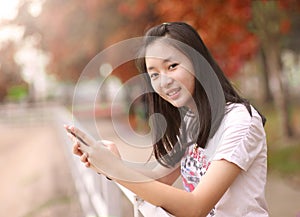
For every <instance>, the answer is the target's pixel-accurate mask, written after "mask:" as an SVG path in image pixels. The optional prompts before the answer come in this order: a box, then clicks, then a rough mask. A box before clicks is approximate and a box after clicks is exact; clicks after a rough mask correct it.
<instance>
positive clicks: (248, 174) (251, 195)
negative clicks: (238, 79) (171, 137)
mask: <svg viewBox="0 0 300 217" xmlns="http://www.w3.org/2000/svg"><path fill="white" fill-rule="evenodd" d="M227 109H228V112H227V113H226V114H225V116H224V118H223V120H222V122H221V124H220V127H219V129H218V130H217V132H216V133H215V135H214V136H213V137H212V138H211V139H210V140H209V141H208V144H207V146H206V147H207V148H205V149H202V148H198V150H197V151H193V148H194V147H193V146H190V147H189V148H188V150H187V152H186V154H185V156H184V157H183V159H182V160H181V174H182V178H183V185H184V187H185V189H186V190H187V191H193V190H194V188H195V187H196V186H197V184H198V183H199V182H200V181H201V177H202V176H204V175H205V172H206V170H207V169H208V167H209V164H210V162H211V160H220V159H225V160H227V161H229V162H232V163H234V164H236V165H237V166H239V167H240V168H241V169H242V172H241V173H240V174H239V175H238V177H237V178H236V180H235V181H234V182H233V184H232V185H231V186H230V188H229V189H228V190H227V191H226V193H225V194H224V195H223V197H222V198H221V199H220V201H219V202H218V203H217V204H216V206H215V208H214V209H213V210H212V211H211V212H210V214H209V215H208V216H214V217H219V216H220V217H227V216H228V217H241V216H242V217H254V216H255V217H263V216H264V217H265V216H269V215H268V209H267V204H266V200H265V184H266V174H267V145H266V136H265V131H264V128H263V125H262V120H261V117H260V115H259V114H258V113H257V111H256V110H255V109H254V108H253V107H251V110H252V117H251V116H250V114H249V112H248V110H247V109H246V107H245V106H244V105H242V104H231V105H229V106H227Z"/></svg>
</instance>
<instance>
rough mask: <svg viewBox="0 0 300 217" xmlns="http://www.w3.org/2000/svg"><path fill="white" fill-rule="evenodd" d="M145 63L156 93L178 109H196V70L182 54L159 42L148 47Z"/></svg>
mask: <svg viewBox="0 0 300 217" xmlns="http://www.w3.org/2000/svg"><path fill="white" fill-rule="evenodd" d="M145 62H146V68H147V72H148V74H149V76H150V79H151V85H152V87H153V89H154V90H155V92H156V93H158V94H159V95H160V96H161V97H162V98H163V99H165V100H166V101H168V102H170V103H171V104H172V105H174V106H176V107H182V106H187V107H189V108H190V109H194V108H195V103H194V101H193V97H192V96H193V92H194V87H195V78H194V69H193V65H192V63H191V61H190V60H189V59H188V58H187V57H186V56H185V55H184V54H183V53H182V52H180V51H179V50H178V49H176V48H174V47H173V46H171V45H169V44H166V43H163V42H161V41H159V40H158V41H155V42H153V43H152V44H150V45H148V47H147V49H146V54H145Z"/></svg>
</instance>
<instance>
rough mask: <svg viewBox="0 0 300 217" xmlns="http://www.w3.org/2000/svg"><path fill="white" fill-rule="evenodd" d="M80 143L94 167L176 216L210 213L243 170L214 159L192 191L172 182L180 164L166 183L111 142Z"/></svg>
mask: <svg viewBox="0 0 300 217" xmlns="http://www.w3.org/2000/svg"><path fill="white" fill-rule="evenodd" d="M75 131H77V129H75ZM79 133H82V132H79ZM83 136H84V135H83V134H82V137H83ZM75 146H76V145H75ZM75 146H74V147H75ZM80 147H81V148H83V149H81V150H82V152H81V151H80V153H85V154H82V156H81V160H83V162H85V161H86V156H88V160H89V162H90V164H91V167H92V168H93V169H95V170H96V171H97V172H100V173H103V174H104V175H107V176H109V177H110V178H112V179H114V180H115V181H116V182H118V183H119V184H121V185H123V186H124V187H126V188H128V189H129V190H131V191H132V192H134V193H135V194H137V195H138V196H140V197H141V198H143V199H144V200H146V201H148V202H150V203H152V204H153V205H156V206H159V207H162V208H164V209H165V210H167V211H168V212H170V213H171V214H173V215H176V216H206V215H207V214H208V213H209V212H210V210H211V209H212V208H213V207H214V206H215V204H216V203H217V202H218V201H219V200H220V198H221V197H222V196H223V194H224V193H225V192H226V190H227V189H228V188H229V187H230V185H231V184H232V183H233V182H234V180H235V178H236V177H237V176H238V175H239V173H240V171H241V169H240V168H239V167H238V166H236V165H235V164H233V163H230V162H228V161H226V160H217V161H212V162H211V164H210V166H209V169H208V170H207V172H206V174H205V176H203V178H202V179H201V182H200V183H199V184H198V186H197V187H196V188H195V190H194V191H193V192H192V193H189V192H186V191H184V190H181V189H177V188H175V187H173V186H170V185H168V184H169V183H170V181H171V180H172V179H175V177H176V176H177V174H179V172H180V171H179V167H178V169H175V170H174V171H173V172H172V173H170V174H169V175H168V176H167V178H166V177H165V178H163V179H162V180H161V181H164V182H165V183H166V184H165V183H162V182H159V181H157V180H153V179H151V178H149V177H148V176H145V175H144V174H142V173H140V172H138V171H136V170H134V169H131V168H130V167H128V166H127V165H125V164H124V163H123V162H122V160H121V159H120V158H119V157H118V156H116V155H115V154H113V153H112V152H111V151H110V150H109V148H107V146H102V145H91V146H80ZM74 153H75V154H79V153H78V150H74ZM84 156H85V157H84ZM177 177H178V176H177ZM166 179H167V180H166Z"/></svg>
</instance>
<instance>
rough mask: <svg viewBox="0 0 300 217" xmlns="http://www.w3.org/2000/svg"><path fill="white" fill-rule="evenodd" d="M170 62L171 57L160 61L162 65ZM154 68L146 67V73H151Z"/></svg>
mask: <svg viewBox="0 0 300 217" xmlns="http://www.w3.org/2000/svg"><path fill="white" fill-rule="evenodd" d="M158 59H161V58H158ZM171 61H172V57H169V58H166V59H164V60H163V61H162V63H163V64H165V63H168V62H171ZM154 69H155V67H154V66H149V67H147V71H151V70H154Z"/></svg>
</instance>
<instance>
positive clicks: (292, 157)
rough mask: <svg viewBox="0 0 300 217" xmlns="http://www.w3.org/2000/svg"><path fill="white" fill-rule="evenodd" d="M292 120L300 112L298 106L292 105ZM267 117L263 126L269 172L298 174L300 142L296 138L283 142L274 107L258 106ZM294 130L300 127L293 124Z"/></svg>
mask: <svg viewBox="0 0 300 217" xmlns="http://www.w3.org/2000/svg"><path fill="white" fill-rule="evenodd" d="M292 107H293V109H292V119H293V120H294V119H296V118H297V115H298V114H299V112H300V105H298V104H293V105H292ZM259 108H262V110H261V111H262V113H263V114H264V115H265V116H266V117H267V123H266V126H265V130H266V134H267V142H268V167H269V170H271V171H277V172H280V173H282V174H291V175H292V174H296V173H297V174H300V141H299V139H297V138H294V139H289V140H285V139H283V135H282V132H280V131H279V124H280V119H279V115H278V111H277V110H276V107H275V106H274V105H271V104H267V105H264V106H259ZM294 123H295V124H294V126H293V127H294V129H295V130H296V131H297V128H299V127H300V126H298V125H297V121H295V122H294Z"/></svg>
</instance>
